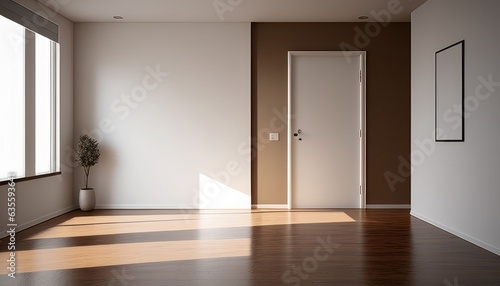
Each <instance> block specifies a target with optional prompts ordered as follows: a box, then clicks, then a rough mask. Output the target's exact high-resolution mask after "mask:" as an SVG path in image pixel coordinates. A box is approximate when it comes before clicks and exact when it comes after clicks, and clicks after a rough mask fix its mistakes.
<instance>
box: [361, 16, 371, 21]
mask: <svg viewBox="0 0 500 286" xmlns="http://www.w3.org/2000/svg"><path fill="white" fill-rule="evenodd" d="M369 18H370V17H368V16H359V17H358V19H360V20H366V19H369Z"/></svg>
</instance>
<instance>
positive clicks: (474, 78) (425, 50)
mask: <svg viewBox="0 0 500 286" xmlns="http://www.w3.org/2000/svg"><path fill="white" fill-rule="evenodd" d="M498 11H500V2H499V1H496V0H481V1H469V0H429V1H428V2H426V3H425V4H424V5H422V6H421V7H420V8H419V9H417V10H416V11H415V12H413V14H412V101H411V112H412V115H411V120H412V122H411V130H412V131H411V135H412V151H413V152H412V165H413V166H414V172H413V174H412V178H411V191H412V197H411V200H412V214H413V215H414V216H416V217H419V218H421V219H424V220H425V221H427V222H430V223H432V224H435V225H437V226H439V227H441V228H443V229H445V230H447V231H449V232H452V233H454V234H456V235H458V236H460V237H462V238H464V239H466V240H469V241H471V242H473V243H475V244H477V245H479V246H482V247H484V248H486V249H488V250H490V251H492V252H494V253H496V254H499V255H500V220H499V219H498V218H499V217H500V207H499V206H498V204H499V203H500V175H499V170H500V152H499V147H500V128H499V127H498V126H500V112H499V110H500V98H499V97H500V57H499V56H498V51H499V50H500V37H498V27H500V18H499V17H498V15H497V13H498ZM462 39H464V40H465V97H466V104H465V107H466V114H468V115H466V119H465V142H463V143H434V136H433V128H434V53H435V52H436V51H438V50H440V49H442V48H444V47H447V46H448V45H450V44H452V43H455V42H457V41H460V40H462ZM489 77H491V80H488V78H489ZM488 81H490V82H491V81H493V82H495V84H493V85H491V84H490V85H484V84H483V82H488ZM488 94H489V96H488ZM417 141H418V142H417Z"/></svg>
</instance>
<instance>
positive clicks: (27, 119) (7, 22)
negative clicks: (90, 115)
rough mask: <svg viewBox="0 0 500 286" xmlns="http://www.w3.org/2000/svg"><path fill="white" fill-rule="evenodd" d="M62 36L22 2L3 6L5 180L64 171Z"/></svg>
mask: <svg viewBox="0 0 500 286" xmlns="http://www.w3.org/2000/svg"><path fill="white" fill-rule="evenodd" d="M4 15H5V17H4ZM29 19H33V21H29ZM54 27H55V28H54ZM47 31H49V32H47ZM57 34H58V29H57V26H55V24H53V23H51V22H49V21H48V20H46V19H43V21H41V20H40V16H38V15H36V14H34V13H32V12H31V11H29V10H27V9H26V8H24V7H22V6H20V5H19V4H17V3H15V2H13V1H8V3H1V4H0V90H1V91H0V181H5V180H8V179H9V178H10V177H11V176H15V178H23V177H32V176H37V175H43V174H50V173H55V172H59V170H60V164H59V149H60V148H59V133H60V131H59V78H58V77H59V71H58V67H59V44H58V43H57Z"/></svg>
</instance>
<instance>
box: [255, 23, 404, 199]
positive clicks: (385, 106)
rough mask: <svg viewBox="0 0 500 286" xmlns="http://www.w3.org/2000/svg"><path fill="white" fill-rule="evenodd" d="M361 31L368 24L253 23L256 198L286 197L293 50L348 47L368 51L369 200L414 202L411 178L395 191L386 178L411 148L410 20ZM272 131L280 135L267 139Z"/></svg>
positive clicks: (397, 186)
mask: <svg viewBox="0 0 500 286" xmlns="http://www.w3.org/2000/svg"><path fill="white" fill-rule="evenodd" d="M372 25H373V24H372ZM375 25H379V24H378V23H375ZM372 28H373V27H372ZM375 28H376V27H375ZM359 31H365V24H364V23H254V24H252V137H253V138H254V148H253V151H254V153H253V158H254V159H253V161H252V203H253V204H286V202H287V197H286V195H287V191H286V190H287V185H286V166H287V159H286V154H287V153H286V148H287V140H286V132H287V129H286V126H285V124H283V121H285V122H286V119H285V117H284V116H283V114H286V112H287V111H286V109H285V107H286V106H287V52H288V51H292V50H332V51H335V50H342V48H341V47H347V46H351V47H354V48H356V49H358V50H365V51H367V94H366V98H367V106H366V115H367V132H366V134H367V157H366V160H367V204H409V203H410V178H409V177H404V178H403V181H402V182H397V183H395V184H394V191H393V190H391V188H390V187H389V184H388V183H387V181H386V179H385V177H384V173H386V172H392V173H395V174H397V173H398V167H399V165H400V161H399V159H398V157H400V156H403V157H402V158H406V160H408V158H409V154H410V24H409V23H391V24H388V25H387V26H386V27H381V26H379V30H378V31H379V32H378V33H368V34H370V36H367V35H366V33H365V32H363V34H364V36H366V37H364V36H363V35H362V34H361V33H360V32H359ZM373 31H377V30H376V29H373ZM342 43H343V44H342ZM341 44H342V46H341ZM346 44H348V45H346ZM270 130H272V131H273V132H280V136H281V141H278V142H274V141H273V142H270V141H268V140H267V138H268V133H269V131H270Z"/></svg>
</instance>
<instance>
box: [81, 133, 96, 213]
mask: <svg viewBox="0 0 500 286" xmlns="http://www.w3.org/2000/svg"><path fill="white" fill-rule="evenodd" d="M100 156H101V153H100V152H99V143H98V142H97V140H95V139H93V138H92V137H90V136H88V135H87V134H85V135H80V138H79V139H78V144H77V146H76V162H77V163H78V165H80V166H82V167H83V171H84V172H85V188H83V189H80V195H79V200H78V202H79V204H80V209H81V210H82V211H91V210H93V209H94V207H95V191H94V189H93V188H89V187H88V183H89V175H90V167H92V166H94V165H95V164H97V163H98V162H99V157H100Z"/></svg>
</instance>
